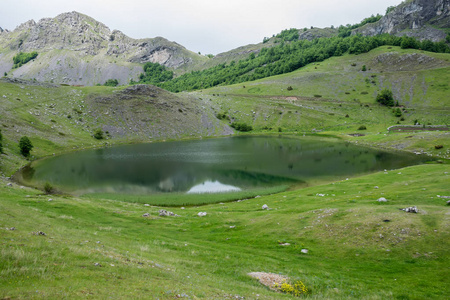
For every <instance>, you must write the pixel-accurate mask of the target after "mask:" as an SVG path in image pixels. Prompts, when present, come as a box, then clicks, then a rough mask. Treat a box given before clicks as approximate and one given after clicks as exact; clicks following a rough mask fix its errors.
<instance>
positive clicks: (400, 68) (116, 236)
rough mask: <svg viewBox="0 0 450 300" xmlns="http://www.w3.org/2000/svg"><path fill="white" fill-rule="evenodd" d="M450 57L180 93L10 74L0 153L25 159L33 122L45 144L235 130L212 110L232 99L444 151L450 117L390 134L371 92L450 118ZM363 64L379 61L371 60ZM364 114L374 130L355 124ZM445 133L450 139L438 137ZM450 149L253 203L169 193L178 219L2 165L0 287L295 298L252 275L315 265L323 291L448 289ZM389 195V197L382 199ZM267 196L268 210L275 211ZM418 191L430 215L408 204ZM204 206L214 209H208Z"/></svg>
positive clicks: (40, 148) (308, 127) (304, 121)
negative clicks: (61, 191) (45, 189)
mask: <svg viewBox="0 0 450 300" xmlns="http://www.w3.org/2000/svg"><path fill="white" fill-rule="evenodd" d="M391 53H392V54H391ZM417 55H418V56H417ZM429 58H431V59H429ZM448 59H449V56H448V54H447V55H438V54H430V53H421V52H420V51H419V52H418V51H411V50H400V49H398V48H393V49H388V48H386V47H385V48H379V49H376V50H374V51H372V52H370V53H368V54H364V55H359V56H349V55H348V56H344V57H340V58H332V59H330V60H327V61H324V62H322V63H320V64H316V65H310V66H306V67H305V68H302V69H301V70H298V71H296V72H293V73H291V74H285V75H282V76H277V77H273V78H266V79H264V80H261V81H256V82H251V83H245V84H241V85H236V86H229V87H219V88H215V89H211V90H207V91H202V92H196V93H189V94H187V93H182V94H177V95H174V94H170V93H166V92H164V91H162V90H159V89H154V88H151V87H150V88H149V90H147V91H145V92H142V90H139V89H138V90H134V89H135V88H132V89H126V88H107V87H91V88H81V87H50V86H43V85H41V84H38V83H36V84H34V83H33V84H30V83H27V84H26V83H21V82H19V83H11V82H7V81H0V91H1V93H0V97H1V98H0V99H1V100H0V101H1V106H0V110H1V111H0V112H1V113H0V125H1V130H2V133H3V137H4V141H3V144H4V148H5V154H2V155H1V156H0V157H1V164H0V168H1V171H2V173H3V174H4V175H10V174H12V173H13V172H14V171H15V170H16V169H17V168H19V167H20V166H23V165H24V164H26V163H27V161H26V160H25V159H24V158H23V157H21V156H20V155H19V151H18V147H17V143H18V140H19V139H20V137H21V136H22V135H27V136H29V137H30V139H31V140H32V142H33V144H34V145H35V148H34V149H33V151H32V155H33V156H34V158H32V159H36V158H40V157H44V156H47V155H51V154H52V153H63V152H66V151H73V150H78V149H82V148H90V147H100V146H104V145H105V143H108V144H120V143H132V142H146V141H149V138H150V137H151V138H152V140H153V139H154V140H162V139H165V138H177V139H180V138H187V137H198V136H204V135H220V134H224V133H226V132H227V128H228V127H227V121H225V120H222V121H219V120H217V119H215V118H214V113H222V112H226V113H227V114H228V115H229V116H230V117H231V119H232V120H235V121H240V122H242V121H243V122H246V123H248V124H251V125H253V127H254V128H255V131H254V132H256V133H266V134H267V133H269V134H270V133H272V134H279V129H278V128H280V129H281V131H282V133H284V132H288V133H289V134H295V132H297V134H298V135H300V136H301V135H303V134H311V133H312V132H315V133H317V132H319V133H318V134H320V135H332V136H339V137H340V138H342V139H346V140H349V141H351V142H354V143H364V144H368V145H371V146H376V147H386V148H391V149H392V148H396V149H405V150H408V151H422V152H427V153H428V154H430V155H433V156H438V157H443V158H446V157H448V156H449V150H448V149H449V147H450V141H449V138H448V137H449V135H448V132H412V133H388V132H387V131H386V128H387V127H388V126H390V125H394V124H395V123H397V121H398V120H399V118H396V117H394V115H393V114H392V112H391V111H390V109H387V108H385V107H381V106H378V105H377V104H375V100H374V99H375V95H376V92H377V91H379V90H380V89H381V88H383V87H390V88H392V90H393V91H394V95H395V97H396V98H397V99H398V101H399V102H400V104H402V105H404V106H405V107H406V112H403V116H404V117H405V121H401V122H403V123H404V124H411V123H412V122H413V121H414V120H415V119H417V120H419V121H420V122H421V123H425V124H427V123H432V124H448V123H449V119H448V116H449V114H448V111H447V110H448V109H447V108H448V107H449V103H448V101H449V98H448V82H449V80H448V76H449V74H450V73H449V72H448V68H449V64H448ZM352 64H356V66H352ZM362 65H366V66H367V68H368V69H369V70H368V71H366V72H362V71H360V70H361V67H362ZM391 65H392V66H393V67H391ZM316 67H317V69H316ZM372 75H376V77H372ZM366 79H368V80H369V82H367V81H366ZM372 81H374V82H375V83H373V82H372ZM244 85H245V88H244V87H243V86H244ZM288 86H292V87H293V90H292V91H287V87H288ZM346 92H347V93H349V94H347V93H346ZM362 92H367V94H366V93H362ZM3 95H4V96H5V97H3ZM152 95H153V96H152ZM314 95H320V96H321V97H318V96H314ZM355 99H356V100H355ZM123 106H125V108H123ZM180 110H181V111H180ZM80 112H81V113H80ZM69 115H70V116H71V118H68V116H69ZM346 115H348V117H346ZM80 119H81V120H80ZM177 119H178V120H177ZM177 122H179V123H177ZM173 124H179V126H178V125H177V126H175V127H173V126H174V125H173ZM360 125H366V126H367V130H365V131H359V130H357V128H358V127H359V126H360ZM98 127H101V128H102V129H103V130H105V131H106V130H108V131H109V132H110V137H109V138H108V140H106V141H105V140H103V141H97V140H95V139H93V137H92V133H93V131H94V130H95V129H97V128H98ZM193 128H194V129H195V130H194V131H193ZM183 130H184V131H183ZM352 133H364V134H365V135H364V136H360V137H353V136H349V134H352ZM437 144H441V145H443V148H442V149H434V145H437ZM445 162H446V161H444V164H435V165H421V166H414V167H409V168H405V169H402V170H395V171H391V170H389V171H386V172H381V173H376V174H371V175H366V176H362V177H358V178H350V179H349V180H345V181H338V182H334V183H328V184H322V185H317V186H314V187H307V188H304V189H301V190H294V191H287V192H282V193H278V194H274V195H263V196H262V197H258V198H252V199H249V200H245V201H241V202H230V203H226V204H210V205H207V206H202V207H198V206H195V205H199V204H197V203H194V202H191V204H192V205H193V206H186V208H185V209H181V207H179V206H178V207H172V208H166V209H168V210H171V211H173V212H174V213H176V214H178V215H180V217H174V218H164V217H159V216H158V210H159V209H160V207H155V206H144V205H143V203H132V202H133V201H135V202H140V201H141V200H142V199H122V198H121V196H120V195H114V197H110V196H109V195H99V197H97V198H95V199H94V198H88V197H81V198H80V197H71V196H55V195H52V196H48V195H43V194H42V192H40V191H38V190H34V189H29V188H23V187H20V186H17V185H16V184H13V186H12V187H11V186H8V185H7V183H9V180H7V179H6V178H5V177H0V243H1V247H0V297H1V298H19V299H33V298H36V299H39V298H45V299H48V298H71V299H72V298H86V297H91V298H98V299H101V298H106V297H109V296H110V297H116V298H133V299H134V298H137V299H139V298H144V299H145V298H160V299H171V298H172V299H173V298H175V297H178V295H180V297H181V296H189V298H191V299H196V298H203V299H231V298H234V299H235V298H236V296H240V297H245V298H247V299H257V298H259V299H288V298H290V297H289V296H287V295H282V294H277V293H274V292H273V291H270V290H269V289H268V288H266V287H264V286H262V285H260V284H259V283H258V282H257V281H256V280H254V279H252V278H250V277H249V276H247V273H249V272H255V271H256V272H257V271H265V272H272V273H281V274H284V275H287V276H289V277H290V278H292V279H298V280H302V281H303V282H304V283H305V284H306V286H307V287H308V288H309V289H311V290H312V293H311V295H310V296H307V297H309V298H313V299H330V298H332V299H391V298H392V299H443V298H445V297H446V295H448V294H450V290H449V288H448V284H447V282H446V278H447V277H448V272H447V270H448V268H449V267H450V265H449V260H448V257H449V254H450V253H449V250H448V249H449V248H450V247H449V246H450V245H449V240H450V239H449V237H450V236H449V232H450V230H449V226H450V220H449V215H450V210H449V206H446V203H445V201H446V200H445V199H443V198H440V197H437V195H443V196H450V195H448V188H447V187H448V185H449V177H448V176H449V175H448V173H449V172H450V170H449V167H448V164H445ZM375 186H378V187H379V188H378V189H376V188H375ZM246 197H250V196H246ZM379 197H385V198H387V199H388V202H386V203H380V202H377V201H376V200H377V199H378V198H379ZM49 198H51V199H52V201H48V200H49ZM199 198H200V197H199ZM123 200H126V201H123ZM145 200H146V199H144V200H142V201H145ZM172 200H173V199H172ZM181 200H183V199H181ZM184 200H187V201H191V200H192V199H184ZM193 200H197V199H193ZM193 200H192V201H193ZM199 200H200V201H201V200H202V199H199ZM216 200H219V198H217V199H216ZM128 201H131V202H128ZM220 201H222V200H220ZM145 203H147V202H146V201H145ZM198 203H201V202H198ZM188 204H189V203H188ZM263 204H267V205H268V206H269V207H270V208H271V210H268V211H266V210H262V209H261V207H262V205H263ZM412 205H416V206H417V207H418V208H419V213H418V214H409V213H406V212H404V211H401V210H399V209H400V208H405V207H407V206H412ZM200 211H206V212H207V216H205V217H198V216H197V213H198V212H200ZM145 213H149V217H142V215H143V214H145ZM387 220H389V221H387ZM13 227H14V230H11V229H12V228H13ZM39 231H41V232H44V233H45V235H36V233H39ZM33 233H34V234H33ZM282 243H289V244H290V245H289V246H281V244H282ZM301 249H308V250H309V252H308V254H304V253H302V252H301ZM96 264H97V265H96Z"/></svg>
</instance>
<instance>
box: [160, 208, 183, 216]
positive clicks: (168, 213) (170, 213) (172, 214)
mask: <svg viewBox="0 0 450 300" xmlns="http://www.w3.org/2000/svg"><path fill="white" fill-rule="evenodd" d="M159 216H160V217H179V215H177V214H174V213H173V212H171V211H167V210H165V209H161V210H159Z"/></svg>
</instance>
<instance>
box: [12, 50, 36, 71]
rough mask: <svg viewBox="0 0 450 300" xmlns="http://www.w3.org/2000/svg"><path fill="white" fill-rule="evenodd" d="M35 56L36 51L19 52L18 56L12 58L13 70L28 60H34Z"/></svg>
mask: <svg viewBox="0 0 450 300" xmlns="http://www.w3.org/2000/svg"><path fill="white" fill-rule="evenodd" d="M37 56H38V53H37V52H36V51H33V52H31V53H26V52H20V53H19V54H17V55H16V56H14V57H13V62H14V66H13V69H15V68H19V67H21V66H22V65H24V64H26V63H27V62H29V61H30V60H32V59H35V58H36V57H37Z"/></svg>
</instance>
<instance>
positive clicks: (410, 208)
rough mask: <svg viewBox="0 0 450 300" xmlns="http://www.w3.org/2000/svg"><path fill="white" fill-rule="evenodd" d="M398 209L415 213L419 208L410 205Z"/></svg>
mask: <svg viewBox="0 0 450 300" xmlns="http://www.w3.org/2000/svg"><path fill="white" fill-rule="evenodd" d="M400 210H403V211H406V212H410V213H416V214H417V213H418V212H419V210H418V209H417V207H415V206H411V207H407V208H401V209H400Z"/></svg>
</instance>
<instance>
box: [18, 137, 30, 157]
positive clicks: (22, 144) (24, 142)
mask: <svg viewBox="0 0 450 300" xmlns="http://www.w3.org/2000/svg"><path fill="white" fill-rule="evenodd" d="M19 149H20V153H21V154H22V155H23V156H25V157H28V156H30V151H31V149H33V144H32V143H31V141H30V139H29V138H28V137H26V136H23V137H21V138H20V141H19Z"/></svg>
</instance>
